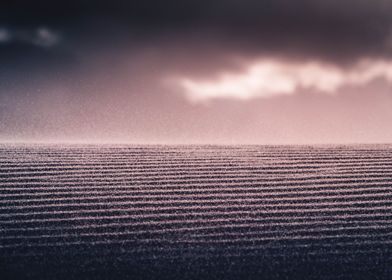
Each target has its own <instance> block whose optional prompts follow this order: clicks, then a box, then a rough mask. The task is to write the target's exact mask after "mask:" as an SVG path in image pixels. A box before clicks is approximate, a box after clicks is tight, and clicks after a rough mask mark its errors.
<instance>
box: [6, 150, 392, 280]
mask: <svg viewBox="0 0 392 280" xmlns="http://www.w3.org/2000/svg"><path fill="white" fill-rule="evenodd" d="M391 275H392V146H388V145H377V146H276V147H272V146H231V147H224V146H187V147H186V146H171V147H170V146H55V145H52V146H43V145H1V146H0V278H1V279H19V278H24V279H73V278H75V279H86V278H91V279H113V278H117V279H124V278H129V279H139V278H143V279H151V278H157V279H187V278H195V279H203V278H204V279H223V278H225V279H228V278H232V279H238V278H243V279H249V278H254V279H348V278H356V279H390V277H391Z"/></svg>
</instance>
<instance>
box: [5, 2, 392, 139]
mask: <svg viewBox="0 0 392 280" xmlns="http://www.w3.org/2000/svg"><path fill="white" fill-rule="evenodd" d="M43 2H45V1H43ZM327 2H328V3H327ZM354 2H355V3H354ZM45 3H46V5H48V11H49V12H45V11H41V10H39V11H38V10H36V9H35V6H34V5H33V6H31V7H29V9H27V8H26V12H25V13H26V14H25V15H24V18H23V20H21V21H20V22H19V21H18V20H17V16H16V15H17V9H16V8H14V7H11V6H10V7H9V11H8V13H7V15H8V14H9V15H14V16H13V17H11V16H9V17H8V18H7V17H3V18H5V21H4V22H0V59H1V60H2V62H3V63H2V65H1V66H0V141H8V142H9V141H10V142H25V141H33V142H100V143H101V142H105V143H106V142H109V143H112V142H121V143H137V144H157V143H158V144H191V143H192V144H312V143H325V144H328V143H390V142H392V128H391V127H392V110H391V109H392V55H391V54H392V14H391V13H390V11H391V10H392V6H390V5H391V4H390V2H388V1H383V0H376V1H373V2H371V1H364V0H363V1H353V0H348V1H347V3H346V4H342V3H341V2H339V1H322V0H315V1H313V2H309V1H305V0H301V1H299V2H298V5H296V6H294V5H292V4H290V2H289V1H283V0H279V1H276V2H271V1H260V3H256V2H254V1H250V0H246V1H244V2H243V3H242V4H236V3H235V2H233V1H222V0H219V1H217V3H216V4H215V5H216V6H214V5H212V4H208V3H207V2H204V1H201V2H196V1H190V2H189V3H188V4H190V5H191V7H190V8H186V7H182V6H181V8H174V7H177V6H178V4H179V2H178V1H176V0H171V1H169V2H168V3H167V6H159V7H156V8H157V10H156V12H154V13H152V14H151V13H150V10H149V9H147V8H146V7H147V6H148V5H147V4H146V5H147V6H144V4H143V5H136V4H124V2H121V1H119V2H116V1H114V2H113V3H112V4H110V3H109V2H106V1H101V0H100V1H98V4H99V5H97V7H95V8H94V9H90V8H86V7H85V6H80V5H79V4H78V2H76V1H75V2H73V1H71V2H69V3H68V4H64V3H65V2H64V3H63V4H61V5H60V8H58V7H57V6H50V5H51V4H50V2H45ZM354 4H355V5H354ZM155 5H156V3H155V4H153V3H151V7H152V8H153V7H155ZM109 6H110V7H111V9H108V7H109ZM219 7H220V8H219ZM158 8H160V9H158ZM389 8H391V9H389ZM37 9H38V8H37ZM162 9H163V10H162ZM30 10H31V11H32V12H31V13H29V11H30ZM255 10H256V11H259V12H260V13H261V14H259V13H255V12H254V11H255ZM34 11H36V12H37V13H35V12H34ZM158 11H163V12H158ZM196 11H198V12H196ZM56 13H58V15H57V14H56ZM64 13H65V14H66V15H67V16H64V17H61V16H60V14H61V15H62V14H64ZM298 13H299V15H301V17H298ZM136 14H137V16H135V15H136ZM71 18H73V19H74V21H71V20H70V19H71ZM15 19H16V20H15ZM87 19H88V20H87ZM7 20H8V21H7ZM75 22H76V23H77V24H75Z"/></svg>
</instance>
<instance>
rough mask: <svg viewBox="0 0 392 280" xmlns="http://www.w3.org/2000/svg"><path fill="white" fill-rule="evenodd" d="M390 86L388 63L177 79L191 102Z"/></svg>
mask: <svg viewBox="0 0 392 280" xmlns="http://www.w3.org/2000/svg"><path fill="white" fill-rule="evenodd" d="M377 78H383V79H385V80H387V81H388V82H392V61H383V60H362V61H360V62H358V63H357V64H356V65H354V66H352V67H350V68H349V69H344V68H341V67H338V66H334V65H327V64H322V63H316V62H307V63H289V62H283V61H277V60H262V61H258V62H256V63H252V64H250V65H249V66H248V67H246V69H245V70H244V71H243V72H241V73H222V74H221V75H220V76H219V77H218V79H216V80H209V81H201V80H195V79H192V78H189V77H183V78H180V79H177V83H178V84H179V85H180V86H181V87H182V89H183V92H184V94H185V95H186V96H187V97H188V98H189V99H190V100H191V101H193V102H204V101H207V100H210V99H219V98H229V99H242V100H248V99H252V98H268V97H273V96H278V95H292V94H295V93H297V92H299V91H300V90H301V89H310V90H316V91H318V92H322V93H327V94H334V93H337V91H338V90H339V89H340V88H342V87H344V86H363V85H366V84H368V83H369V82H371V81H372V80H374V79H377Z"/></svg>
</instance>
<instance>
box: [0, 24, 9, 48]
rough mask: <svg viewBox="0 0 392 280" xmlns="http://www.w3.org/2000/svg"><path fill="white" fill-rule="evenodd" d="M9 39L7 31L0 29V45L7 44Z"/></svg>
mask: <svg viewBox="0 0 392 280" xmlns="http://www.w3.org/2000/svg"><path fill="white" fill-rule="evenodd" d="M10 39H11V36H10V34H9V32H8V30H7V29H5V28H0V44H1V43H7V42H9V41H10Z"/></svg>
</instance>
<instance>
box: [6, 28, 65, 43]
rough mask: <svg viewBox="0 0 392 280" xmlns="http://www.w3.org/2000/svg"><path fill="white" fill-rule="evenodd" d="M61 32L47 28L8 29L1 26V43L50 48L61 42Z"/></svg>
mask: <svg viewBox="0 0 392 280" xmlns="http://www.w3.org/2000/svg"><path fill="white" fill-rule="evenodd" d="M60 39H61V36H60V34H59V33H57V32H55V31H53V30H51V29H49V28H47V27H39V28H28V29H7V28H1V27H0V43H3V44H9V43H22V44H28V45H34V46H37V47H43V48H50V47H53V46H56V45H57V44H58V43H59V42H60Z"/></svg>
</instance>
